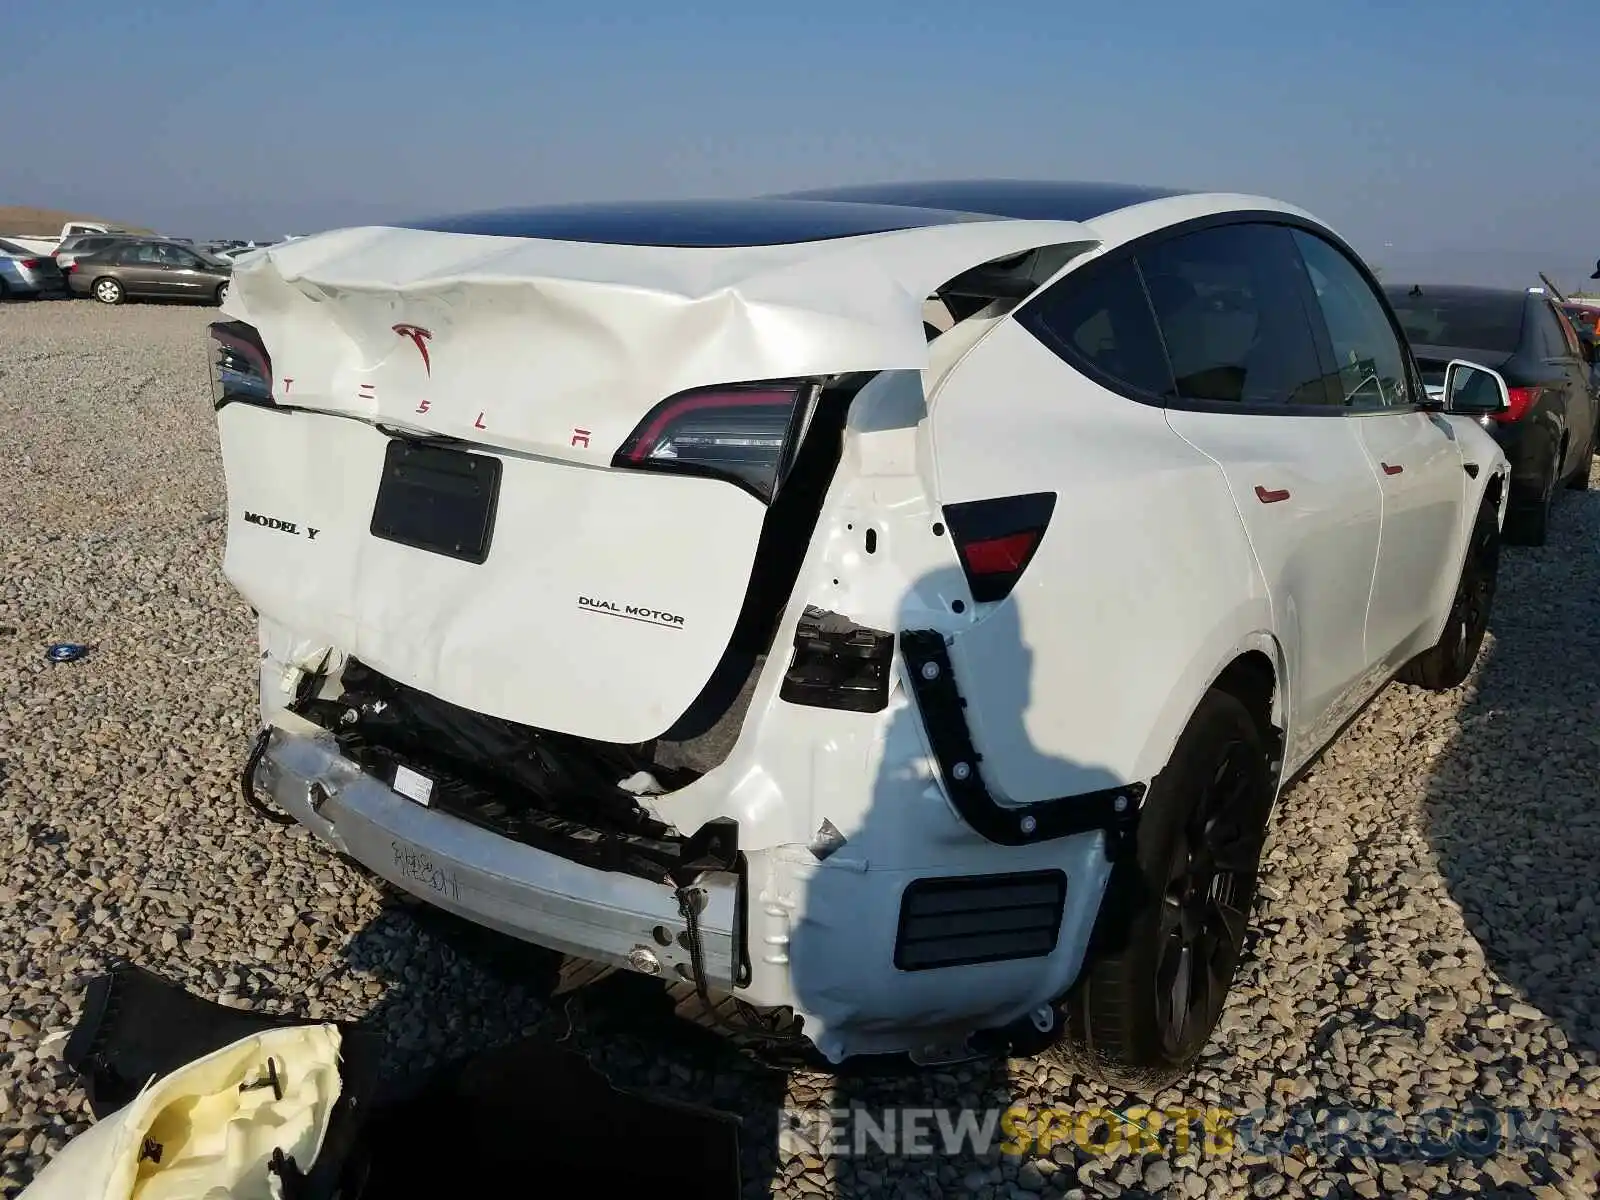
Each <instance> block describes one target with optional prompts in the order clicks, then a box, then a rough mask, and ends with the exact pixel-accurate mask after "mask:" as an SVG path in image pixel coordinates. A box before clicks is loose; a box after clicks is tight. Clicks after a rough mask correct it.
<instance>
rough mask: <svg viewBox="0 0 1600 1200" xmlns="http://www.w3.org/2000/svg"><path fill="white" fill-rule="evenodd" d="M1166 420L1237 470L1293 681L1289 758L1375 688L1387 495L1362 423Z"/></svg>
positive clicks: (1235, 490) (1275, 630)
mask: <svg viewBox="0 0 1600 1200" xmlns="http://www.w3.org/2000/svg"><path fill="white" fill-rule="evenodd" d="M1166 419H1167V422H1168V424H1169V425H1170V426H1171V428H1172V429H1173V430H1174V431H1175V432H1176V433H1177V434H1179V435H1180V436H1181V437H1183V438H1184V439H1185V440H1186V441H1188V442H1189V443H1190V444H1192V445H1194V446H1195V447H1196V448H1198V449H1199V450H1200V451H1201V452H1203V453H1204V454H1206V455H1207V456H1208V457H1209V458H1211V459H1212V460H1213V461H1214V462H1215V463H1216V464H1217V465H1218V467H1219V469H1220V470H1221V471H1222V473H1223V474H1224V475H1225V476H1226V477H1227V480H1228V485H1229V489H1230V494H1231V497H1232V502H1233V506H1234V508H1235V509H1236V513H1235V515H1234V520H1235V521H1242V522H1243V525H1244V528H1245V530H1246V533H1247V536H1248V538H1249V540H1250V545H1251V546H1252V548H1253V549H1254V552H1255V558H1256V562H1257V564H1258V569H1259V570H1260V572H1261V574H1262V577H1263V579H1264V581H1265V585H1266V591H1267V595H1268V597H1269V598H1270V600H1271V617H1270V623H1269V624H1268V625H1266V626H1265V627H1264V629H1265V630H1270V631H1271V633H1272V636H1273V637H1274V639H1275V640H1276V641H1277V643H1278V645H1279V646H1281V647H1282V651H1283V658H1284V664H1285V668H1286V670H1287V674H1288V678H1289V680H1290V681H1291V697H1290V707H1289V711H1288V714H1287V722H1286V724H1287V728H1286V731H1285V732H1286V733H1287V737H1288V740H1287V744H1286V747H1285V757H1286V759H1287V761H1288V762H1290V763H1299V762H1300V761H1302V760H1303V759H1304V758H1305V756H1306V755H1308V754H1309V753H1310V752H1311V751H1312V749H1313V748H1314V747H1315V746H1316V745H1318V744H1319V738H1320V739H1321V740H1326V737H1327V735H1328V733H1329V732H1331V730H1332V729H1333V728H1337V727H1338V725H1339V724H1340V723H1341V722H1342V721H1343V719H1344V717H1345V716H1346V715H1348V713H1349V712H1350V711H1352V710H1353V708H1354V706H1355V705H1356V704H1359V703H1360V701H1361V700H1362V699H1365V697H1364V696H1362V695H1361V694H1360V692H1361V690H1362V688H1363V686H1364V685H1365V682H1366V681H1365V678H1364V676H1365V672H1366V670H1367V666H1368V660H1367V657H1366V649H1365V643H1366V619H1367V602H1368V599H1369V598H1370V596H1371V592H1372V577H1373V572H1374V570H1375V569H1376V566H1377V560H1378V544H1379V539H1380V528H1381V522H1382V512H1383V501H1382V495H1381V493H1380V491H1379V489H1378V484H1377V481H1376V480H1375V479H1374V478H1373V475H1372V468H1371V466H1370V465H1369V464H1368V461H1367V456H1366V453H1365V451H1364V450H1363V448H1362V444H1361V437H1360V434H1359V433H1358V432H1357V430H1356V428H1355V426H1356V424H1357V422H1355V421H1351V420H1345V419H1344V418H1343V417H1260V416H1232V415H1229V414H1226V413H1211V412H1183V411H1177V410H1169V411H1168V412H1167V414H1166ZM1258 487H1260V488H1263V489H1265V490H1266V492H1267V493H1268V498H1267V501H1263V500H1262V499H1261V497H1260V496H1258V495H1257V493H1256V489H1257V488H1258ZM1284 492H1287V493H1288V496H1287V498H1285V499H1281V500H1280V499H1275V498H1274V495H1275V494H1282V493H1284Z"/></svg>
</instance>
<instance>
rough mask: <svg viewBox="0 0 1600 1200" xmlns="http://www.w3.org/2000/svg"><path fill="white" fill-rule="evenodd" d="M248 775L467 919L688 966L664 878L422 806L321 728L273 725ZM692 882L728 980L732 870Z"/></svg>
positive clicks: (714, 960)
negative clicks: (613, 868) (547, 847)
mask: <svg viewBox="0 0 1600 1200" xmlns="http://www.w3.org/2000/svg"><path fill="white" fill-rule="evenodd" d="M255 783H256V787H257V789H258V790H259V791H260V792H261V793H263V794H264V795H266V796H270V797H271V799H272V801H273V802H274V803H276V804H277V805H278V807H280V808H282V809H283V810H284V811H285V812H288V813H289V814H291V815H292V816H293V817H294V818H295V819H296V820H298V821H299V822H300V823H301V824H302V825H304V826H306V828H308V829H309V830H311V832H312V833H314V834H316V835H317V837H319V838H320V839H321V840H322V841H324V842H326V843H327V844H328V845H329V846H331V847H333V848H334V849H335V850H337V851H338V852H340V853H341V854H345V855H348V856H349V857H351V858H353V859H355V860H356V861H357V862H359V863H361V864H362V865H363V866H365V867H366V868H367V869H369V870H371V871H373V872H374V873H375V874H377V875H380V876H382V877H383V878H384V879H386V880H388V881H389V882H390V883H392V884H394V885H395V886H397V887H400V888H403V889H405V890H406V891H408V892H411V893H412V894H414V895H416V896H419V897H421V898H422V899H424V900H427V901H428V902H430V903H432V904H435V905H438V906H439V907H440V908H443V909H445V910H447V911H450V912H454V913H456V914H457V915H459V916H462V917H465V918H467V919H468V920H471V921H475V922H477V923H478V924H481V925H485V926H488V927H489V928H491V929H495V930H498V931H500V932H502V933H506V934H510V935H511V936H513V937H517V938H520V939H522V940H524V941H528V942H533V943H535V944H537V945H540V946H545V947H547V948H549V949H551V950H558V951H561V952H562V953H566V954H573V955H576V956H578V957H581V958H586V959H590V960H593V961H597V962H604V963H609V964H612V965H615V966H630V965H634V964H630V960H629V956H630V954H633V953H634V952H635V951H638V950H643V951H648V952H649V954H650V955H653V956H654V958H655V960H656V961H658V962H659V963H660V964H661V974H662V975H663V976H667V977H677V978H683V977H684V975H683V972H687V971H689V969H690V954H689V950H688V948H687V945H686V941H687V939H686V938H684V937H683V936H681V935H683V934H684V933H685V930H686V925H685V921H684V918H683V916H682V915H681V914H680V911H679V907H678V898H677V894H676V893H675V891H674V890H673V889H672V888H671V887H670V886H668V885H666V884H656V883H651V882H648V881H646V880H643V879H636V878H633V877H631V876H626V875H620V874H616V873H613V872H607V871H598V870H595V869H593V868H591V867H585V866H581V865H579V864H577V863H573V862H569V861H567V860H566V859H564V858H561V857H559V856H557V855H554V854H550V853H547V852H545V851H541V850H535V849H533V848H531V847H528V846H523V845H520V844H518V843H516V842H513V841H510V840H508V839H506V838H504V837H501V836H499V835H497V834H494V833H491V832H489V831H488V830H485V829H480V828H478V827H477V826H474V825H470V824H468V823H467V822H465V821H462V820H459V819H458V818H456V817H452V816H449V815H448V814H445V813H440V812H433V811H430V810H429V809H427V808H425V807H423V806H422V805H420V804H418V803H416V802H415V801H412V800H409V799H407V798H405V797H403V796H400V795H398V794H397V793H396V792H394V791H393V790H392V789H390V788H389V787H388V786H386V785H385V784H383V783H381V782H379V781H378V780H376V779H374V778H372V777H371V776H369V775H366V774H364V773H363V772H361V771H360V770H359V769H358V768H356V767H355V765H354V764H352V763H350V762H349V761H348V760H346V759H344V758H343V757H341V756H340V754H339V752H338V750H337V748H336V747H335V746H334V745H333V744H332V742H331V740H326V739H322V738H316V737H312V736H306V735H301V734H291V733H286V732H284V731H282V730H278V731H275V732H274V734H273V737H272V740H271V742H270V743H269V745H268V747H267V750H266V753H265V754H264V755H263V756H262V759H261V765H260V767H259V768H258V769H257V772H256V780H255ZM314 794H315V802H314V801H313V796H314ZM697 886H698V887H699V888H701V889H702V890H703V891H704V893H705V898H704V904H703V906H702V907H701V909H700V912H699V918H698V921H697V922H696V923H697V925H698V928H699V934H700V943H701V947H702V952H703V955H704V965H705V971H706V977H707V982H708V983H709V984H710V985H711V986H712V987H716V988H722V989H728V990H731V989H732V987H733V986H734V982H735V979H736V978H737V976H738V974H739V966H740V958H741V949H740V940H739V939H740V929H739V912H740V905H739V895H738V892H739V880H738V879H737V877H736V876H734V875H731V874H726V873H708V874H706V875H704V876H702V877H701V879H700V880H699V882H698V885H697ZM663 941H665V942H666V943H667V944H666V945H663V944H662V942H663ZM680 967H681V968H682V970H681V971H680V970H679V968H680Z"/></svg>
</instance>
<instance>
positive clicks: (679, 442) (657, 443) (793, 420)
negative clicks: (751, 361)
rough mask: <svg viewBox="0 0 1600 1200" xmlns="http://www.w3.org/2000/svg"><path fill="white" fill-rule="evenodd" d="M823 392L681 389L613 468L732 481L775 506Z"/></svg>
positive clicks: (793, 385)
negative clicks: (807, 424) (816, 400)
mask: <svg viewBox="0 0 1600 1200" xmlns="http://www.w3.org/2000/svg"><path fill="white" fill-rule="evenodd" d="M816 394H817V385H816V384H815V383H814V382H812V381H811V380H795V379H785V380H777V381H772V382H765V383H741V384H728V385H724V386H720V387H710V388H698V389H696V390H694V391H692V392H680V393H679V394H678V395H676V396H670V397H668V398H667V399H665V400H663V401H662V402H661V403H660V404H658V405H656V406H655V407H654V408H653V409H651V410H650V412H649V413H648V414H646V416H645V419H644V420H643V421H641V422H639V425H638V428H636V429H635V430H634V431H633V433H632V434H631V435H629V437H628V440H627V441H626V442H624V443H623V445H622V449H621V450H619V451H617V454H616V457H615V458H614V459H613V460H612V464H611V465H612V466H615V467H631V468H635V469H639V470H657V471H675V472H678V473H681V474H688V475H705V476H709V477H711V478H715V479H726V480H728V481H729V482H732V483H736V484H738V485H739V486H740V487H742V488H744V489H745V490H746V491H748V492H750V493H751V494H752V495H754V496H756V497H757V498H759V499H760V500H761V501H762V502H763V503H770V502H771V500H772V497H773V495H774V494H775V493H776V492H777V490H778V485H779V484H780V483H781V482H782V481H783V477H784V475H785V474H786V473H787V472H788V469H789V465H790V463H791V461H792V460H793V458H794V452H795V450H796V448H797V447H798V445H799V442H800V436H801V434H802V433H803V431H804V426H805V421H806V417H807V415H808V414H809V412H810V410H811V407H812V403H813V401H814V400H815V397H816Z"/></svg>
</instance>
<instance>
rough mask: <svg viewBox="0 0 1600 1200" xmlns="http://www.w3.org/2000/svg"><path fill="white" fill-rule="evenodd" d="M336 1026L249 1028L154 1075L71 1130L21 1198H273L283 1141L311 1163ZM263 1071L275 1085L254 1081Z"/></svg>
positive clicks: (335, 1090) (326, 1110)
mask: <svg viewBox="0 0 1600 1200" xmlns="http://www.w3.org/2000/svg"><path fill="white" fill-rule="evenodd" d="M339 1041H340V1039H339V1029H338V1027H337V1026H335V1025H295V1026H291V1027H289V1028H286V1029H273V1030H268V1031H266V1032H264V1033H257V1034H251V1035H250V1036H248V1037H244V1038H241V1039H239V1040H238V1041H236V1042H234V1043H233V1044H231V1045H228V1046H224V1047H223V1048H222V1049H220V1050H217V1051H215V1052H214V1053H212V1054H208V1055H206V1056H205V1057H204V1058H200V1059H197V1060H195V1061H194V1062H191V1063H189V1064H187V1065H186V1066H184V1067H181V1068H179V1069H178V1070H176V1071H173V1072H172V1073H170V1074H168V1075H166V1076H163V1077H162V1078H161V1079H160V1080H158V1081H157V1082H155V1083H154V1084H152V1085H151V1086H149V1087H148V1088H146V1089H145V1090H144V1091H142V1092H140V1093H139V1095H138V1096H137V1097H136V1098H135V1099H134V1100H133V1101H131V1102H130V1103H128V1104H126V1105H124V1106H123V1107H122V1108H120V1109H118V1110H117V1111H116V1112H114V1113H112V1114H111V1115H109V1116H108V1117H106V1118H105V1119H104V1120H102V1121H99V1122H97V1123H96V1124H94V1125H93V1126H91V1127H90V1128H89V1129H88V1131H86V1132H85V1133H83V1134H82V1135H81V1136H79V1137H77V1138H75V1139H73V1140H72V1141H71V1142H69V1143H68V1144H67V1146H66V1147H65V1148H64V1149H63V1150H62V1151H61V1153H60V1154H58V1155H57V1156H56V1157H55V1158H54V1159H52V1160H51V1161H50V1163H49V1164H48V1165H47V1166H46V1167H45V1169H44V1170H43V1171H41V1172H40V1173H39V1175H38V1177H37V1178H36V1179H34V1181H33V1182H32V1183H31V1184H29V1185H28V1187H27V1188H26V1189H25V1190H24V1192H23V1193H22V1195H23V1196H24V1197H26V1200H135V1198H136V1200H194V1198H198V1197H202V1196H204V1197H211V1196H226V1197H228V1198H229V1200H275V1197H277V1196H278V1195H279V1194H280V1193H279V1191H278V1187H277V1183H276V1181H275V1180H273V1179H272V1178H271V1176H270V1172H269V1170H268V1164H269V1163H270V1162H271V1161H272V1157H273V1152H274V1151H275V1150H281V1151H282V1152H283V1153H284V1154H285V1155H286V1156H287V1157H290V1158H293V1159H294V1161H295V1164H296V1165H297V1166H298V1167H299V1168H300V1169H301V1170H309V1169H310V1167H311V1164H312V1163H313V1162H315V1161H316V1158H317V1155H318V1154H319V1153H320V1152H321V1150H322V1143H323V1139H324V1137H325V1136H326V1134H327V1131H328V1121H329V1118H330V1116H331V1115H332V1110H333V1105H334V1102H335V1101H336V1100H338V1098H339V1094H340V1091H341V1089H342V1084H341V1081H340V1078H339ZM264 1078H270V1079H271V1080H272V1081H273V1082H274V1084H275V1086H274V1087H272V1088H262V1087H258V1086H255V1085H256V1084H257V1083H258V1082H259V1081H260V1080H261V1079H264Z"/></svg>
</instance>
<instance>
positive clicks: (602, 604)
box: [578, 596, 683, 629]
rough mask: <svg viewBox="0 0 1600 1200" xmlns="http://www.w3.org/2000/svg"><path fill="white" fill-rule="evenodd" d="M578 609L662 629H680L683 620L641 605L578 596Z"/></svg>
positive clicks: (657, 609)
mask: <svg viewBox="0 0 1600 1200" xmlns="http://www.w3.org/2000/svg"><path fill="white" fill-rule="evenodd" d="M578 607H579V608H580V609H581V610H582V611H584V612H591V613H599V614H600V615H601V616H604V617H620V618H622V619H623V620H624V621H643V622H644V623H645V624H646V625H660V626H661V627H662V628H663V629H682V628H683V618H682V617H680V616H678V614H677V613H669V612H664V611H663V610H661V609H659V608H649V607H647V606H646V605H643V604H624V603H620V602H618V601H616V600H597V599H595V598H594V597H593V596H579V597H578Z"/></svg>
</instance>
